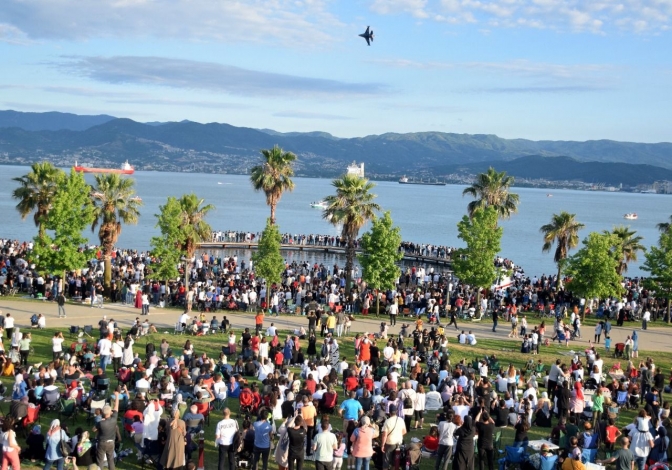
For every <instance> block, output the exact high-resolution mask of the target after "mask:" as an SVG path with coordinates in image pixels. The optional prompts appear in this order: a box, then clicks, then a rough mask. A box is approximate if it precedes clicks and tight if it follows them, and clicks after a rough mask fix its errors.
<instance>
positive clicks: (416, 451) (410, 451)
mask: <svg viewBox="0 0 672 470" xmlns="http://www.w3.org/2000/svg"><path fill="white" fill-rule="evenodd" d="M403 452H404V454H405V455H403V456H402V457H403V458H402V462H405V463H406V469H408V470H419V469H420V459H421V457H422V451H421V450H420V444H419V443H417V442H413V443H411V444H409V445H408V446H407V447H406V448H405V449H403Z"/></svg>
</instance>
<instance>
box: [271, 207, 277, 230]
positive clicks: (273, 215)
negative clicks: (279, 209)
mask: <svg viewBox="0 0 672 470" xmlns="http://www.w3.org/2000/svg"><path fill="white" fill-rule="evenodd" d="M275 206H276V203H275V202H272V203H271V225H275Z"/></svg>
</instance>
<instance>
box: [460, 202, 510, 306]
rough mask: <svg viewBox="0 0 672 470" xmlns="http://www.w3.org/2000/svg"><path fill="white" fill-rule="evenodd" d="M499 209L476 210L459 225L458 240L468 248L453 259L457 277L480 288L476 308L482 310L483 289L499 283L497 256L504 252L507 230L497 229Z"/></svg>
mask: <svg viewBox="0 0 672 470" xmlns="http://www.w3.org/2000/svg"><path fill="white" fill-rule="evenodd" d="M498 215H499V212H498V210H497V208H496V207H492V206H489V207H485V208H480V209H476V210H475V211H474V212H473V214H471V218H469V217H467V216H466V215H465V216H464V217H463V218H462V220H461V221H460V222H458V224H457V231H458V237H459V238H460V239H462V240H463V241H464V242H465V243H466V244H467V246H466V248H460V249H458V250H457V253H455V255H454V256H453V270H454V271H455V275H456V276H457V277H458V278H459V279H460V281H462V282H463V283H465V284H468V285H471V286H475V287H478V295H477V299H476V305H477V308H478V309H479V310H480V308H481V289H486V288H490V286H492V284H493V282H495V280H496V279H497V274H498V272H497V268H496V267H495V262H494V260H495V256H497V253H499V251H500V250H501V241H502V234H503V233H504V229H502V228H501V227H498V226H497V220H498Z"/></svg>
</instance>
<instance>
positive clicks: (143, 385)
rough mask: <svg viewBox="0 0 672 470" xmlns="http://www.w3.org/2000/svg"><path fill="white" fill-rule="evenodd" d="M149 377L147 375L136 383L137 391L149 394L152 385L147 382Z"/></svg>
mask: <svg viewBox="0 0 672 470" xmlns="http://www.w3.org/2000/svg"><path fill="white" fill-rule="evenodd" d="M147 377H148V376H147V375H145V376H144V377H142V378H141V379H138V380H136V381H135V389H136V390H140V391H143V392H145V393H147V392H148V391H149V388H150V386H151V384H150V383H149V380H147Z"/></svg>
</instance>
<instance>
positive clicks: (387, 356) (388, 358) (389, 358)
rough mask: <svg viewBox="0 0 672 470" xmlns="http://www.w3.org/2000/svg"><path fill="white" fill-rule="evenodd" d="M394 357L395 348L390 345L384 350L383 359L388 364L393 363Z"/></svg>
mask: <svg viewBox="0 0 672 470" xmlns="http://www.w3.org/2000/svg"><path fill="white" fill-rule="evenodd" d="M393 356H394V348H393V347H392V346H390V345H389V344H388V345H387V346H385V347H384V348H383V357H384V358H385V360H386V361H387V362H388V363H390V364H391V363H392V357H393Z"/></svg>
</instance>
